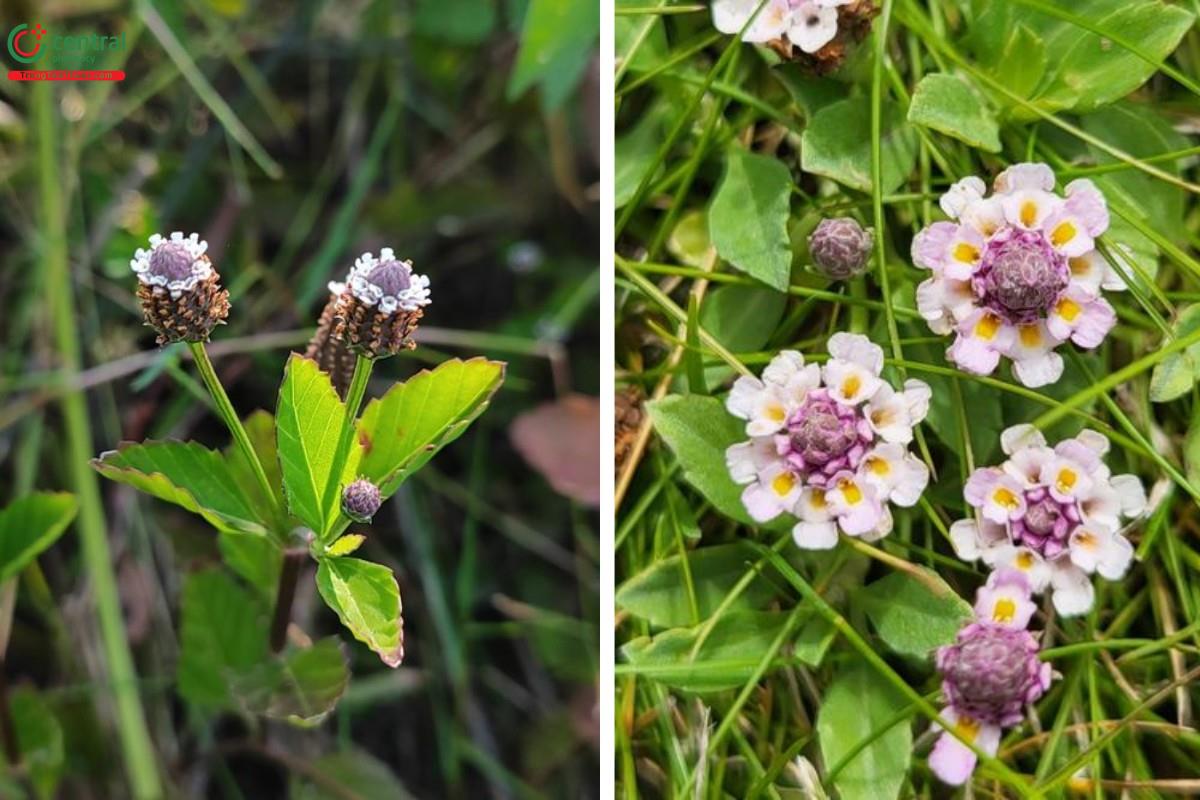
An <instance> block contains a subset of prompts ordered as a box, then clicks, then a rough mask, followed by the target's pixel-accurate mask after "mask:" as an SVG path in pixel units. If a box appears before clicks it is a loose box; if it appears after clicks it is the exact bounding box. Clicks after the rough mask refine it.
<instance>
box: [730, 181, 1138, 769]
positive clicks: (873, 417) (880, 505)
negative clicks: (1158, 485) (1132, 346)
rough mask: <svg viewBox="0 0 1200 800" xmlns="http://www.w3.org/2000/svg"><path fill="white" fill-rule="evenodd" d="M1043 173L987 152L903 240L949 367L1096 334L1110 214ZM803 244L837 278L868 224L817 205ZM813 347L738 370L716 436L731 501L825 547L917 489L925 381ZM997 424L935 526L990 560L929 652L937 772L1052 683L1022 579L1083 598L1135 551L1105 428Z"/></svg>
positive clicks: (1088, 192)
mask: <svg viewBox="0 0 1200 800" xmlns="http://www.w3.org/2000/svg"><path fill="white" fill-rule="evenodd" d="M1053 188H1054V174H1053V173H1052V172H1051V171H1050V169H1049V168H1048V167H1046V166H1045V165H1043V164H1018V165H1016V166H1013V167H1010V168H1009V169H1007V170H1005V171H1004V172H1003V173H1001V174H1000V175H999V176H998V177H997V178H996V180H995V183H994V189H995V191H994V192H993V194H992V195H991V196H985V187H984V184H983V182H982V181H980V180H979V179H978V178H966V179H964V180H961V181H959V182H958V183H956V184H955V185H954V186H953V187H951V189H950V191H949V192H947V193H946V194H945V196H943V197H942V199H941V207H942V209H943V210H944V211H945V213H946V214H947V216H949V217H950V219H951V221H945V222H935V223H933V224H932V225H930V226H929V227H927V228H925V229H924V230H922V231H921V232H920V233H919V234H918V235H917V237H916V239H915V240H914V242H913V260H914V261H915V262H916V263H917V264H918V265H919V266H921V267H924V268H927V269H929V270H932V272H933V276H932V277H931V278H929V279H928V280H926V281H925V282H924V283H923V284H921V286H920V288H919V289H918V293H917V302H918V306H919V310H920V313H921V315H922V316H923V317H924V318H925V319H926V320H927V321H928V323H929V325H930V327H931V328H933V330H934V331H935V332H937V333H943V334H945V333H951V332H953V333H955V334H956V339H955V341H954V343H953V344H952V345H951V347H950V348H949V349H948V351H947V357H948V359H949V360H950V361H951V362H952V363H954V364H955V365H957V366H958V367H959V368H960V369H963V370H966V371H969V372H974V373H978V374H989V373H991V372H992V371H994V370H995V368H996V366H997V365H998V363H999V360H1000V357H1001V356H1006V357H1008V358H1010V359H1011V360H1012V361H1013V373H1014V375H1015V376H1016V378H1017V380H1019V381H1020V382H1021V383H1023V384H1025V385H1026V386H1043V385H1046V384H1050V383H1054V382H1056V381H1057V380H1058V379H1059V378H1060V377H1061V375H1062V372H1063V361H1062V357H1061V356H1060V355H1058V354H1057V353H1056V352H1055V348H1056V347H1057V346H1058V345H1059V344H1062V343H1063V342H1065V341H1067V340H1068V339H1070V340H1071V341H1073V342H1074V343H1075V344H1077V345H1079V346H1081V347H1085V348H1092V347H1096V346H1097V345H1099V344H1100V343H1101V341H1102V340H1103V339H1104V337H1105V335H1106V334H1107V333H1108V331H1109V329H1111V328H1112V326H1113V324H1114V322H1115V314H1114V312H1113V309H1112V307H1111V306H1110V305H1109V304H1108V302H1107V301H1106V300H1105V299H1104V298H1103V297H1102V296H1101V290H1103V289H1113V290H1120V289H1124V288H1125V286H1124V284H1123V282H1122V281H1121V279H1120V278H1119V277H1118V276H1117V275H1116V274H1114V272H1113V271H1112V270H1111V269H1110V268H1109V267H1108V266H1107V265H1106V264H1105V263H1104V261H1103V260H1102V259H1101V258H1100V257H1099V256H1098V255H1097V253H1096V249H1095V247H1096V243H1095V240H1096V237H1098V236H1100V235H1101V234H1102V233H1103V232H1104V231H1105V230H1106V229H1107V226H1108V211H1107V207H1106V204H1105V200H1104V197H1103V196H1102V195H1101V194H1100V192H1099V191H1098V190H1097V189H1096V187H1095V186H1094V185H1092V183H1090V182H1089V181H1086V180H1077V181H1074V182H1072V183H1070V184H1068V185H1067V187H1066V190H1065V196H1059V195H1057V194H1055V193H1053V191H1052V190H1053ZM809 245H810V251H811V253H812V257H813V263H814V266H815V267H816V268H817V270H818V271H819V272H821V273H822V274H824V275H825V276H826V277H829V278H831V279H834V280H844V279H848V278H853V277H856V276H857V275H859V274H861V273H862V271H863V270H864V269H865V268H866V264H867V260H868V258H869V251H870V249H871V238H870V232H868V231H863V230H862V228H861V227H859V226H858V224H857V223H856V222H854V221H853V220H851V219H839V220H826V221H824V222H822V224H821V225H820V226H818V228H817V230H816V231H815V232H814V234H813V236H812V237H811V238H810V241H809ZM829 354H830V357H831V358H830V360H829V361H828V362H827V363H826V364H825V366H824V368H818V367H817V366H816V365H806V364H805V361H804V357H803V356H801V355H800V354H799V353H796V352H792V351H785V352H782V353H780V354H779V355H778V356H777V357H776V358H775V359H773V360H772V361H771V363H770V364H769V365H768V366H767V368H766V369H765V370H764V371H763V374H762V378H761V379H759V378H753V377H742V378H739V379H738V380H737V382H736V383H735V384H734V386H733V389H732V391H731V392H730V395H729V398H728V400H727V402H726V407H727V408H728V410H729V412H730V413H732V414H733V415H735V416H737V417H740V418H741V419H744V420H746V427H745V431H746V434H747V436H748V437H749V439H748V440H747V441H744V442H739V443H738V444H735V445H733V446H731V447H729V448H728V450H727V451H726V463H727V466H728V468H729V472H730V474H731V476H732V477H733V479H734V481H736V482H737V483H739V484H742V485H744V486H745V487H746V488H745V489H744V491H743V494H742V502H743V504H744V505H745V507H746V509H747V511H748V512H749V513H750V515H751V517H753V518H754V519H755V520H757V521H760V522H766V521H769V520H771V519H774V518H775V517H777V516H779V515H780V514H788V515H791V516H793V517H795V518H796V520H797V521H796V523H795V525H794V527H793V538H794V539H795V541H796V543H797V544H798V545H799V546H801V547H804V548H810V549H825V548H831V547H834V546H835V545H836V544H837V541H838V536H839V531H840V532H841V533H844V534H846V535H848V536H857V537H862V538H864V539H867V540H871V539H878V538H880V537H882V536H885V535H886V534H887V533H888V532H889V531H890V530H891V527H892V519H891V514H890V512H889V509H888V504H889V503H894V504H896V505H899V506H911V505H913V504H915V503H916V502H917V501H918V500H919V498H920V495H921V493H922V492H923V491H924V489H925V486H926V484H927V482H928V480H929V471H928V470H927V469H926V467H925V464H924V463H923V462H921V461H920V460H919V459H917V458H916V457H914V456H913V455H911V454H910V453H909V452H908V449H907V445H908V443H909V442H910V441H911V440H912V438H913V426H914V425H915V424H916V423H918V422H920V421H921V420H922V419H923V418H924V417H925V415H926V413H927V412H928V410H929V403H930V399H931V395H930V390H929V387H928V386H926V385H925V384H924V383H921V382H920V381H914V380H910V381H908V382H906V384H905V385H904V387H903V389H902V390H896V389H895V388H894V387H893V386H891V385H890V384H889V383H888V382H887V381H885V380H884V379H883V378H882V377H881V370H882V366H883V352H882V350H881V349H880V348H879V347H878V346H876V345H874V344H872V343H871V342H870V341H869V340H867V339H866V338H865V337H863V336H859V335H853V334H846V333H838V334H835V335H834V336H833V337H832V338H831V339H830V341H829ZM1000 441H1001V446H1002V448H1003V450H1004V454H1005V456H1006V459H1005V460H1004V462H1003V463H1001V464H999V465H996V466H987V467H982V468H980V469H976V470H975V471H974V472H973V473H972V474H971V475H970V477H969V478H968V480H967V482H966V484H965V486H964V487H963V498H964V500H965V501H966V503H967V504H968V506H970V507H971V508H972V509H973V510H974V512H975V513H974V514H973V516H972V517H971V518H968V519H963V520H959V521H958V522H955V523H954V524H953V525H952V526H951V529H950V539H951V544H952V546H953V548H954V551H955V553H956V554H957V555H958V556H959V557H960V558H962V559H964V560H966V561H982V563H983V564H984V565H986V566H987V567H988V568H989V569H990V570H991V572H990V575H989V577H988V579H987V582H986V584H985V585H984V586H983V587H982V588H981V589H980V590H979V592H978V594H977V600H976V604H975V619H974V620H973V621H972V622H971V623H969V624H968V625H966V626H965V627H964V628H963V629H962V630H960V631H959V633H958V636H957V638H956V641H955V642H954V643H953V644H951V645H948V646H946V647H942V648H940V649H939V650H938V652H937V654H936V664H937V668H938V670H939V672H940V673H941V676H942V694H943V696H944V699H945V703H946V707H945V710H944V712H943V714H942V718H943V720H944V721H945V722H946V723H947V724H948V725H949V726H950V729H948V730H944V731H943V732H942V735H941V736H940V737H939V738H938V741H937V743H936V745H935V747H934V749H933V752H932V754H931V756H930V759H929V762H930V767H931V769H932V770H933V772H934V773H935V774H936V775H937V776H938V777H939V778H941V779H942V780H943V781H945V782H947V783H950V784H954V785H958V784H962V783H964V782H966V780H967V779H968V778H969V777H970V775H971V773H972V771H973V769H974V766H975V762H976V752H977V751H978V752H983V753H987V754H989V755H991V754H995V752H996V750H997V747H998V746H999V741H1000V735H1001V732H1002V730H1003V729H1004V728H1005V727H1009V726H1013V725H1016V724H1019V723H1020V721H1021V719H1022V715H1023V710H1024V709H1025V707H1026V706H1028V705H1029V704H1031V703H1033V702H1035V701H1036V700H1037V699H1038V698H1040V697H1041V696H1042V694H1043V693H1044V692H1045V691H1046V689H1047V688H1048V687H1049V685H1050V681H1051V678H1052V672H1051V668H1050V665H1049V664H1047V663H1044V662H1042V661H1041V659H1040V658H1039V649H1040V645H1039V641H1038V638H1037V636H1035V635H1034V634H1033V633H1031V632H1030V631H1028V630H1027V627H1028V625H1029V622H1030V619H1031V618H1032V616H1033V613H1034V610H1035V605H1034V603H1033V601H1032V599H1031V598H1032V596H1033V595H1035V594H1041V593H1047V594H1048V595H1049V596H1050V598H1051V600H1052V602H1053V606H1054V608H1055V610H1056V611H1057V613H1058V614H1060V615H1062V616H1073V615H1080V614H1086V613H1087V612H1088V611H1090V610H1091V609H1092V607H1093V605H1094V603H1095V591H1094V588H1093V585H1092V578H1091V575H1092V574H1093V573H1098V574H1099V575H1100V576H1102V577H1103V578H1106V579H1108V580H1118V579H1120V578H1121V577H1122V576H1123V575H1124V574H1125V572H1126V571H1127V570H1128V568H1129V565H1130V563H1131V561H1132V560H1133V546H1132V545H1131V544H1130V542H1129V540H1128V539H1127V538H1125V535H1124V530H1125V526H1127V525H1128V524H1129V520H1133V519H1136V518H1138V517H1140V516H1142V515H1143V514H1144V513H1145V512H1146V507H1147V499H1146V493H1145V490H1144V488H1143V486H1142V484H1141V482H1140V481H1139V480H1138V478H1137V477H1135V476H1134V475H1114V474H1113V473H1112V471H1111V470H1110V469H1109V468H1108V466H1107V465H1106V464H1105V463H1104V456H1105V454H1106V453H1107V452H1108V449H1109V442H1108V439H1107V438H1106V437H1104V436H1103V435H1102V434H1100V433H1097V432H1096V431H1092V430H1084V431H1082V432H1080V433H1079V434H1077V435H1076V436H1074V437H1072V438H1069V439H1064V440H1062V441H1059V442H1057V443H1056V444H1054V445H1051V444H1050V443H1048V442H1047V440H1046V438H1045V436H1044V435H1043V434H1042V433H1041V432H1040V431H1038V430H1037V429H1036V428H1035V427H1033V426H1032V425H1015V426H1013V427H1010V428H1008V429H1007V430H1005V431H1004V432H1003V433H1002V434H1001V437H1000ZM968 745H969V746H968Z"/></svg>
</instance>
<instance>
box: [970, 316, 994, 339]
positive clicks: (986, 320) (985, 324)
mask: <svg viewBox="0 0 1200 800" xmlns="http://www.w3.org/2000/svg"><path fill="white" fill-rule="evenodd" d="M999 330H1000V318H999V317H997V316H996V315H995V314H984V315H983V316H982V317H981V318H980V320H979V322H976V323H975V335H976V336H978V337H979V338H980V339H983V340H984V341H985V342H988V341H991V340H992V339H994V338H995V336H996V332H997V331H999Z"/></svg>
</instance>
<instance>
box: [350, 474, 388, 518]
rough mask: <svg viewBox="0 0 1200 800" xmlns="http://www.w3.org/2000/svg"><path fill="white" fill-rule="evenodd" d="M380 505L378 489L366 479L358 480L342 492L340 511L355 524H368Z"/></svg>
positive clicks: (380, 498)
mask: <svg viewBox="0 0 1200 800" xmlns="http://www.w3.org/2000/svg"><path fill="white" fill-rule="evenodd" d="M382 503H383V498H382V496H381V495H380V494H379V487H378V486H376V485H375V484H373V483H371V482H370V481H369V480H367V479H366V478H359V479H358V480H356V481H354V482H353V483H351V484H350V485H348V486H347V487H346V488H345V489H343V490H342V511H344V512H345V514H346V516H347V517H349V518H350V519H352V520H354V521H355V522H370V521H371V517H373V516H375V512H376V511H378V510H379V506H380V505H381V504H382Z"/></svg>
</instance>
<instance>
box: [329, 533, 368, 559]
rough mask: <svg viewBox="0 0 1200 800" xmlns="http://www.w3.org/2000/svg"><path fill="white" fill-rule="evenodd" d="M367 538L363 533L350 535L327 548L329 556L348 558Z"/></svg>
mask: <svg viewBox="0 0 1200 800" xmlns="http://www.w3.org/2000/svg"><path fill="white" fill-rule="evenodd" d="M366 539H367V537H365V536H363V535H362V534H361V533H348V534H346V535H345V536H343V537H341V538H340V539H338V540H337V541H336V542H334V543H333V544H331V545H329V547H327V548H325V555H327V556H335V557H336V556H348V555H350V554H351V553H353V552H354V551H355V550H357V549H358V548H359V547H361V546H362V543H363V542H364V541H366Z"/></svg>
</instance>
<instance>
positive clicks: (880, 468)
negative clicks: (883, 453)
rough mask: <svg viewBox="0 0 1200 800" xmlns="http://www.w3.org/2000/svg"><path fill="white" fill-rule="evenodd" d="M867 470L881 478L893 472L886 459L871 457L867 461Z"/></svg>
mask: <svg viewBox="0 0 1200 800" xmlns="http://www.w3.org/2000/svg"><path fill="white" fill-rule="evenodd" d="M867 469H869V470H871V472H874V473H875V474H876V475H879V476H880V477H882V476H884V475H887V474H888V473H889V472H891V471H892V468H891V465H889V464H888V462H887V459H886V458H878V457H874V456H873V457H871V458H869V459H867Z"/></svg>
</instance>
